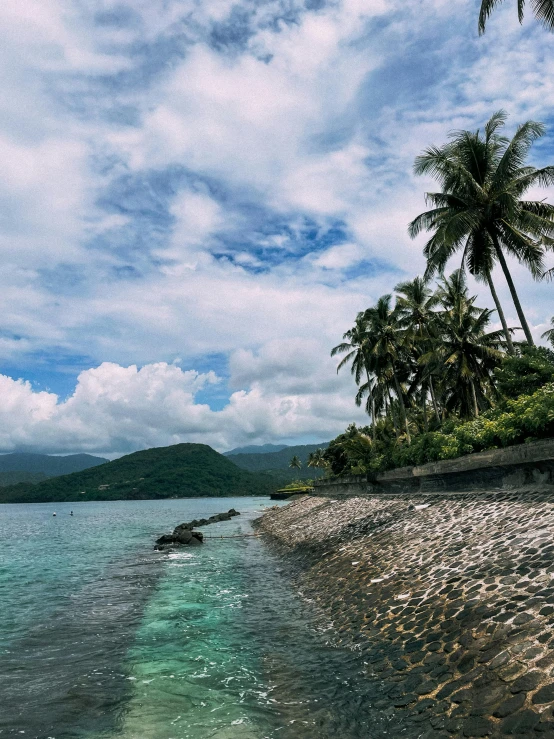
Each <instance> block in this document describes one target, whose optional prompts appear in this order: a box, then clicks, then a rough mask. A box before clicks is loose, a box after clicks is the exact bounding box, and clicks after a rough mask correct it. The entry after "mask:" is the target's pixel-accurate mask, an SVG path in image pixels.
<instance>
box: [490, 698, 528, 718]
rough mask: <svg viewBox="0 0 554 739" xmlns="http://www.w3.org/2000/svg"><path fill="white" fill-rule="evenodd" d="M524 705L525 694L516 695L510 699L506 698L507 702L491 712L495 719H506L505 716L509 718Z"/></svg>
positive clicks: (503, 702)
mask: <svg viewBox="0 0 554 739" xmlns="http://www.w3.org/2000/svg"><path fill="white" fill-rule="evenodd" d="M524 703H525V694H524V693H518V694H517V695H514V696H513V697H512V698H508V700H505V701H502V703H501V704H500V705H499V706H498V708H497V709H496V710H495V711H494V712H493V714H492V715H493V716H495V717H496V718H506V716H511V715H512V713H515V712H516V711H519V709H520V708H522V707H523V704H524Z"/></svg>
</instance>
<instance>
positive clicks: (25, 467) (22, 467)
mask: <svg viewBox="0 0 554 739" xmlns="http://www.w3.org/2000/svg"><path fill="white" fill-rule="evenodd" d="M107 461H108V460H107V459H104V457H93V456H92V455H91V454H68V455H66V456H64V457H53V456H51V455H50V454H31V453H29V452H14V453H13V454H1V455H0V472H33V473H40V474H42V475H45V476H46V477H56V476H58V475H69V474H71V473H72V472H80V471H81V470H86V469H88V468H89V467H96V466H98V465H99V464H105V463H106V462H107Z"/></svg>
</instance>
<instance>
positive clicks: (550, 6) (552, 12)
mask: <svg viewBox="0 0 554 739" xmlns="http://www.w3.org/2000/svg"><path fill="white" fill-rule="evenodd" d="M501 2H502V0H482V1H481V10H480V12H479V35H480V36H481V35H482V34H483V33H485V24H486V22H487V19H488V17H489V15H490V14H491V13H492V11H493V10H494V9H495V7H496V6H497V5H500V3H501ZM524 7H525V0H517V15H518V18H519V22H520V23H522V22H523V8H524ZM533 11H534V13H535V16H536V17H537V19H538V20H539V21H540V22H541V23H542V24H543V26H545V28H547V29H548V30H549V31H554V0H533Z"/></svg>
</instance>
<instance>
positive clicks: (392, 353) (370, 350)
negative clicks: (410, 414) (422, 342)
mask: <svg viewBox="0 0 554 739" xmlns="http://www.w3.org/2000/svg"><path fill="white" fill-rule="evenodd" d="M391 301H392V296H391V295H383V296H382V297H380V298H379V300H378V301H377V304H376V305H375V306H374V307H373V308H368V309H367V310H366V312H365V316H366V319H367V355H368V358H369V366H370V367H373V368H375V374H376V375H377V377H378V378H379V379H380V380H381V382H383V384H386V385H387V386H388V387H389V388H392V389H393V391H394V393H395V394H396V397H397V399H398V405H399V410H400V418H401V422H402V426H403V428H404V432H405V434H406V439H407V441H408V444H410V443H411V437H410V430H409V427H408V418H407V415H406V405H405V402H404V391H403V389H402V385H401V382H402V380H403V379H404V378H403V377H402V373H403V372H405V371H406V368H407V367H408V361H407V352H406V343H405V338H406V329H404V328H403V326H402V325H401V324H400V314H399V311H398V310H397V309H396V308H395V307H394V308H393V307H392V305H391ZM389 383H390V384H389Z"/></svg>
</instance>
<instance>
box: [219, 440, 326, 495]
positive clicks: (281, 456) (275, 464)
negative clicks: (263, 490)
mask: <svg viewBox="0 0 554 739" xmlns="http://www.w3.org/2000/svg"><path fill="white" fill-rule="evenodd" d="M328 445H329V443H328V442H324V443H323V444H301V445H299V446H287V447H285V448H283V449H280V450H279V451H277V452H268V453H265V454H263V453H260V452H255V453H250V454H244V453H241V454H233V455H232V458H233V462H234V463H235V464H236V465H237V466H238V467H242V469H244V470H248V471H249V472H263V473H265V474H267V475H270V476H271V477H272V478H273V479H274V480H275V481H276V482H277V483H278V484H280V485H281V484H285V483H287V482H290V481H291V480H306V479H308V478H314V477H321V475H322V474H323V470H321V469H317V468H316V467H307V466H306V464H307V461H308V455H309V454H310V452H315V450H316V449H326V448H327V447H328ZM295 455H296V456H297V457H299V458H300V461H301V462H302V467H301V468H300V469H293V468H291V467H289V465H290V461H291V459H292V458H293V457H294V456H295Z"/></svg>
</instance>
